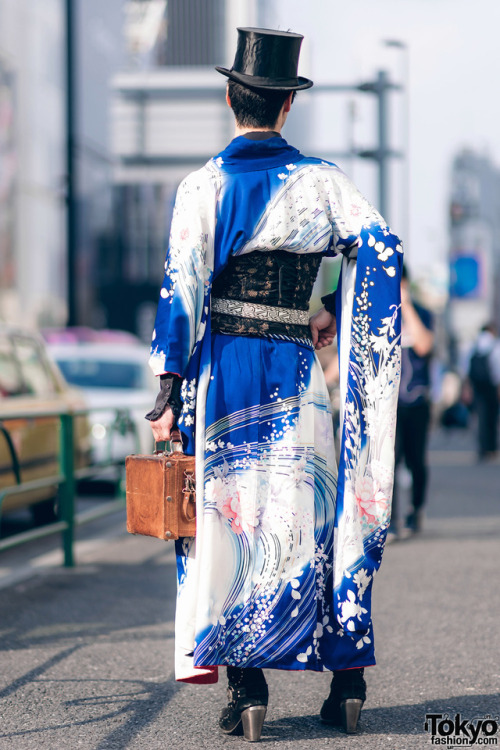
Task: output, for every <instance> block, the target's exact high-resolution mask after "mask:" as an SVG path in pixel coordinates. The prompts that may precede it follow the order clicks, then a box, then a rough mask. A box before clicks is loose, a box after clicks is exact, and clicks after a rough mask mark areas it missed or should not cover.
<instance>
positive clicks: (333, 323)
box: [309, 307, 337, 349]
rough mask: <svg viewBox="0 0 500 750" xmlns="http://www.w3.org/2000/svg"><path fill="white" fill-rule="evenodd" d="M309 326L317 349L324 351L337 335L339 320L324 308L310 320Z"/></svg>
mask: <svg viewBox="0 0 500 750" xmlns="http://www.w3.org/2000/svg"><path fill="white" fill-rule="evenodd" d="M309 326H310V328H311V334H312V340H313V344H314V347H315V349H322V348H323V347H324V346H328V344H331V343H332V341H333V339H334V338H335V336H336V335H337V320H336V318H335V315H332V314H331V313H329V312H328V310H325V308H324V307H322V308H321V310H319V312H317V313H316V314H315V315H313V316H312V318H310V319H309Z"/></svg>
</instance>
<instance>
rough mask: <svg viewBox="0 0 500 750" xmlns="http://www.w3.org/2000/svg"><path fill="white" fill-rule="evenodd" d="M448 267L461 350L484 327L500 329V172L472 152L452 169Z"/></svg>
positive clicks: (452, 316)
mask: <svg viewBox="0 0 500 750" xmlns="http://www.w3.org/2000/svg"><path fill="white" fill-rule="evenodd" d="M449 262H450V301H449V327H450V333H451V335H452V338H453V339H454V340H455V341H456V342H457V344H458V348H459V350H460V349H464V348H466V347H467V346H468V345H470V343H471V342H472V341H473V339H474V338H475V336H476V334H477V332H478V330H479V329H480V328H481V326H482V325H483V324H484V323H486V322H488V321H490V320H496V322H497V323H500V170H499V169H498V168H497V167H496V166H495V165H494V164H493V163H492V162H491V160H490V159H489V158H488V157H486V156H481V155H479V154H476V153H474V152H473V151H463V152H462V153H460V154H458V155H457V156H456V157H455V159H454V162H453V166H452V185H451V204H450V252H449Z"/></svg>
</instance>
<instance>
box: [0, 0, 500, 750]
mask: <svg viewBox="0 0 500 750" xmlns="http://www.w3.org/2000/svg"><path fill="white" fill-rule="evenodd" d="M237 26H261V27H267V28H274V29H281V30H291V31H296V32H300V33H302V34H304V35H305V39H304V43H303V48H302V54H301V64H300V73H301V75H305V76H308V77H310V78H312V79H313V80H314V82H315V86H314V87H313V88H312V89H311V90H310V91H307V92H300V93H299V95H298V97H297V99H296V101H295V103H294V105H293V110H292V113H291V116H290V117H289V119H288V121H287V124H286V126H285V129H284V133H283V135H284V137H285V138H286V139H287V140H288V141H289V142H290V143H291V144H293V145H294V146H296V147H297V148H299V149H300V150H301V151H303V152H304V153H305V154H308V155H315V156H321V157H323V158H325V159H328V160H331V161H334V162H335V163H337V164H338V165H339V166H340V167H341V168H342V169H343V170H344V171H346V172H347V174H348V175H349V176H350V177H351V178H352V179H353V180H354V182H355V183H356V185H357V186H358V187H359V189H360V190H361V192H362V193H363V194H364V195H365V196H366V197H367V198H368V199H369V200H370V202H371V203H373V205H375V206H376V207H377V208H378V209H379V210H380V211H381V213H382V214H383V216H384V217H385V218H386V219H387V220H388V222H389V223H390V224H391V226H392V228H393V229H394V230H395V231H396V232H397V233H398V234H399V235H400V236H401V237H402V238H403V240H404V243H405V258H406V264H407V266H408V268H409V272H410V281H411V298H412V300H413V301H414V303H415V305H416V306H417V308H418V309H424V310H427V311H428V312H429V313H430V315H431V316H432V320H433V333H434V342H433V349H432V357H431V358H430V359H429V362H428V364H429V367H430V373H431V385H430V394H431V402H432V404H431V406H432V409H431V411H432V415H431V428H430V439H429V452H428V463H429V471H430V479H429V486H428V490H427V501H426V505H425V511H424V522H423V529H422V531H421V532H420V533H418V534H415V535H410V534H409V533H408V534H406V533H399V534H396V535H395V539H396V541H395V543H394V544H392V545H390V546H389V547H388V549H387V551H386V557H385V559H384V563H383V565H382V569H381V573H380V575H379V577H378V579H377V584H376V587H375V624H376V627H377V628H378V659H379V665H380V666H379V667H378V668H377V669H376V670H372V672H373V674H372V673H371V674H370V675H369V678H368V679H369V689H370V693H369V696H370V697H369V703H368V704H367V707H366V709H365V710H364V712H363V719H362V722H363V725H362V727H361V729H362V731H361V733H360V735H359V736H358V737H353V738H350V739H349V741H350V743H351V744H352V745H353V746H356V747H360V748H374V747H380V748H382V747H389V748H394V749H395V750H404V749H405V748H413V747H422V746H423V745H424V744H427V743H428V742H429V737H428V735H426V734H425V732H424V727H423V725H424V716H425V713H426V711H427V710H433V711H438V712H439V711H443V712H448V713H449V714H450V715H452V716H454V715H455V714H456V713H458V712H461V713H462V714H463V716H464V717H465V716H467V717H468V718H471V719H473V718H475V717H479V716H485V715H486V714H491V715H495V716H496V715H498V713H499V711H500V705H499V700H498V692H499V685H500V676H499V674H500V669H499V667H498V653H499V650H500V649H499V646H500V643H499V632H500V629H499V628H498V617H499V616H500V597H499V595H498V587H497V586H496V584H495V581H496V579H497V569H498V561H499V555H498V550H499V538H500V489H499V487H500V460H499V457H498V453H497V452H496V450H495V449H491V447H490V448H489V449H487V450H485V451H484V450H482V448H481V445H480V444H478V431H479V427H478V409H477V403H478V402H477V398H476V396H477V392H475V391H474V387H473V383H471V378H470V364H469V363H470V360H471V353H472V352H473V351H474V346H475V343H476V342H477V340H478V333H479V331H480V330H481V328H482V327H483V326H484V325H485V324H490V326H491V330H492V331H493V333H492V336H493V338H495V341H496V344H497V347H498V337H497V331H498V329H499V327H500V136H499V129H498V122H499V119H500V103H499V102H500V100H499V98H498V97H497V96H496V83H497V80H496V79H497V76H496V72H497V71H498V69H499V67H500V51H499V49H500V48H499V47H498V44H497V34H498V28H499V27H500V5H499V4H497V3H495V2H494V0H476V2H475V3H474V4H471V3H470V2H469V0H433V2H429V0H405V2H404V3H401V2H399V3H398V2H395V1H394V0H379V1H378V2H377V3H373V2H372V0H356V2H352V3H345V2H341V1H340V0H331V2H328V3H324V2H322V0H310V1H309V2H308V3H307V4H305V3H303V2H301V1H300V0H105V2H102V0H36V2H34V1H33V0H0V600H1V602H2V603H1V611H2V618H1V620H0V667H1V668H0V674H1V684H0V700H1V701H2V703H3V709H2V714H1V715H2V729H1V731H0V748H3V747H5V748H11V747H15V748H37V749H38V748H51V749H52V748H56V749H58V748H68V749H69V748H71V749H72V748H75V747H83V748H96V750H100V749H101V748H103V749H104V748H117V749H118V748H125V747H127V748H129V747H130V748H136V747H137V748H138V747H141V748H142V747H144V746H146V747H150V748H152V749H154V748H163V747H169V748H173V749H174V750H177V748H179V749H180V748H181V747H182V748H189V747H193V748H195V747H196V748H199V747H206V746H209V745H211V746H212V747H226V745H230V744H231V743H233V744H234V743H235V742H238V740H234V739H233V738H223V739H222V738H220V737H219V735H218V734H217V731H216V727H215V716H216V713H217V711H218V709H219V706H220V705H221V703H222V702H223V700H224V690H223V688H222V686H221V685H219V686H214V687H210V688H206V689H205V690H203V689H200V688H198V689H195V688H193V687H191V686H179V685H176V684H175V682H174V680H173V664H172V653H173V652H172V639H173V612H174V557H173V551H172V549H171V547H170V546H169V545H163V544H161V543H159V542H158V543H157V542H155V541H151V540H145V539H139V538H132V537H127V535H126V533H125V531H124V510H123V490H124V483H123V480H124V458H125V456H126V455H127V454H129V453H132V452H150V451H151V450H152V448H153V445H152V439H151V434H150V429H149V425H148V424H147V423H146V422H145V420H144V414H145V412H147V411H148V410H149V409H151V408H152V406H153V404H154V400H155V393H156V390H157V387H156V384H155V380H154V378H153V377H152V375H151V373H150V372H149V369H148V366H147V359H148V349H149V341H150V337H151V332H152V330H153V324H154V316H155V311H156V304H157V298H158V293H159V288H160V285H161V281H162V278H163V266H164V259H165V251H166V246H167V238H168V233H169V226H170V220H171V215H172V209H173V204H174V200H175V194H176V190H177V187H178V185H179V183H180V181H181V180H182V179H183V177H184V176H185V175H186V174H187V173H188V172H190V171H192V170H194V169H197V168H199V167H201V166H202V165H203V164H204V163H205V162H206V161H207V160H208V159H209V158H210V157H211V156H213V155H216V154H217V153H218V152H219V151H220V150H222V149H223V148H224V147H225V145H226V144H227V143H228V142H229V141H230V140H231V138H232V137H233V127H234V124H233V119H232V115H231V112H230V110H229V109H228V108H227V106H226V104H225V99H224V86H225V80H223V79H222V78H221V76H220V75H218V74H217V73H216V72H215V71H214V65H224V66H228V67H230V66H231V62H232V60H233V56H234V50H235V41H236V31H235V29H236V27H237ZM338 272H339V267H338V261H337V260H335V259H332V260H329V261H324V262H323V264H322V267H321V271H320V274H319V277H318V281H317V284H316V287H315V290H314V294H313V299H312V301H311V310H312V311H315V310H316V309H318V308H319V306H320V304H321V303H320V301H319V299H320V297H321V295H323V294H325V293H326V292H329V291H331V290H332V289H333V288H335V285H336V281H337V277H338ZM321 361H322V365H323V366H324V369H325V373H326V375H327V381H328V383H329V387H330V391H331V397H332V404H333V406H334V410H335V411H338V407H339V403H338V373H337V371H336V363H335V353H334V349H333V347H329V348H328V351H326V350H325V351H324V352H322V357H321ZM497 403H498V397H497ZM67 414H70V415H74V416H73V417H71V419H70V420H69V421H68V420H66V421H65V416H64V415H67ZM61 415H62V416H61ZM496 419H497V418H496ZM490 421H491V420H490ZM497 421H498V420H497ZM495 428H496V430H498V424H496V425H495ZM68 478H69V479H68ZM410 485H411V477H410V475H409V473H408V467H407V466H405V464H404V462H402V463H401V464H400V466H399V468H398V486H399V488H400V493H399V494H400V499H399V505H400V517H401V519H404V518H405V515H406V513H407V512H408V510H410ZM402 523H403V521H402ZM399 531H400V532H404V529H399ZM407 531H408V530H407ZM61 534H62V539H63V541H62V546H61V536H60V535H61ZM73 541H75V544H74V546H73ZM21 543H22V546H20V545H21ZM75 562H76V567H72V564H73V563H75ZM63 563H65V564H66V567H62V566H63ZM271 679H272V682H271V689H272V691H274V694H275V695H276V700H275V702H274V704H272V709H271V711H272V712H271V718H270V724H269V727H268V735H267V736H266V738H265V739H267V741H268V743H270V744H271V745H274V744H275V745H276V746H279V747H281V748H287V747H304V748H305V747H317V746H319V747H322V746H326V745H328V746H332V747H337V746H338V747H341V746H342V747H343V746H344V743H345V737H344V736H342V735H341V734H340V733H336V732H335V731H334V730H331V731H330V730H327V729H325V728H323V727H321V725H319V724H318V723H317V719H316V713H317V710H318V708H319V707H320V704H321V701H322V698H323V696H324V694H325V692H326V689H327V680H326V677H325V676H321V675H319V676H317V675H300V676H294V675H287V676H286V677H282V676H280V675H278V674H275V675H272V676H271Z"/></svg>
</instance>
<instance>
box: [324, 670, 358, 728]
mask: <svg viewBox="0 0 500 750" xmlns="http://www.w3.org/2000/svg"><path fill="white" fill-rule="evenodd" d="M363 673H364V669H342V670H338V671H335V672H334V673H333V678H332V684H331V686H330V695H329V696H328V698H327V699H326V701H325V702H324V703H323V706H322V708H321V713H320V717H321V720H322V721H324V722H325V723H326V724H333V725H334V726H343V727H344V729H345V731H346V732H347V734H354V733H355V731H356V727H357V724H358V719H359V715H360V713H361V708H362V706H363V703H364V702H365V700H366V682H365V680H364V678H363Z"/></svg>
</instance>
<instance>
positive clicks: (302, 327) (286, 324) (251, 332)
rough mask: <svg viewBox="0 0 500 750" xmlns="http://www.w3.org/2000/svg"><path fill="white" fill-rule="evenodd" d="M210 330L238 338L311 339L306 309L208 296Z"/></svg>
mask: <svg viewBox="0 0 500 750" xmlns="http://www.w3.org/2000/svg"><path fill="white" fill-rule="evenodd" d="M211 307H212V331H213V332H214V333H228V334H232V335H240V336H271V337H272V336H285V337H291V338H306V339H309V340H310V339H311V330H310V328H309V312H308V310H297V309H294V308H289V307H274V306H271V305H260V304H258V303H256V302H246V301H241V300H235V299H225V298H221V297H212V303H211Z"/></svg>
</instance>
